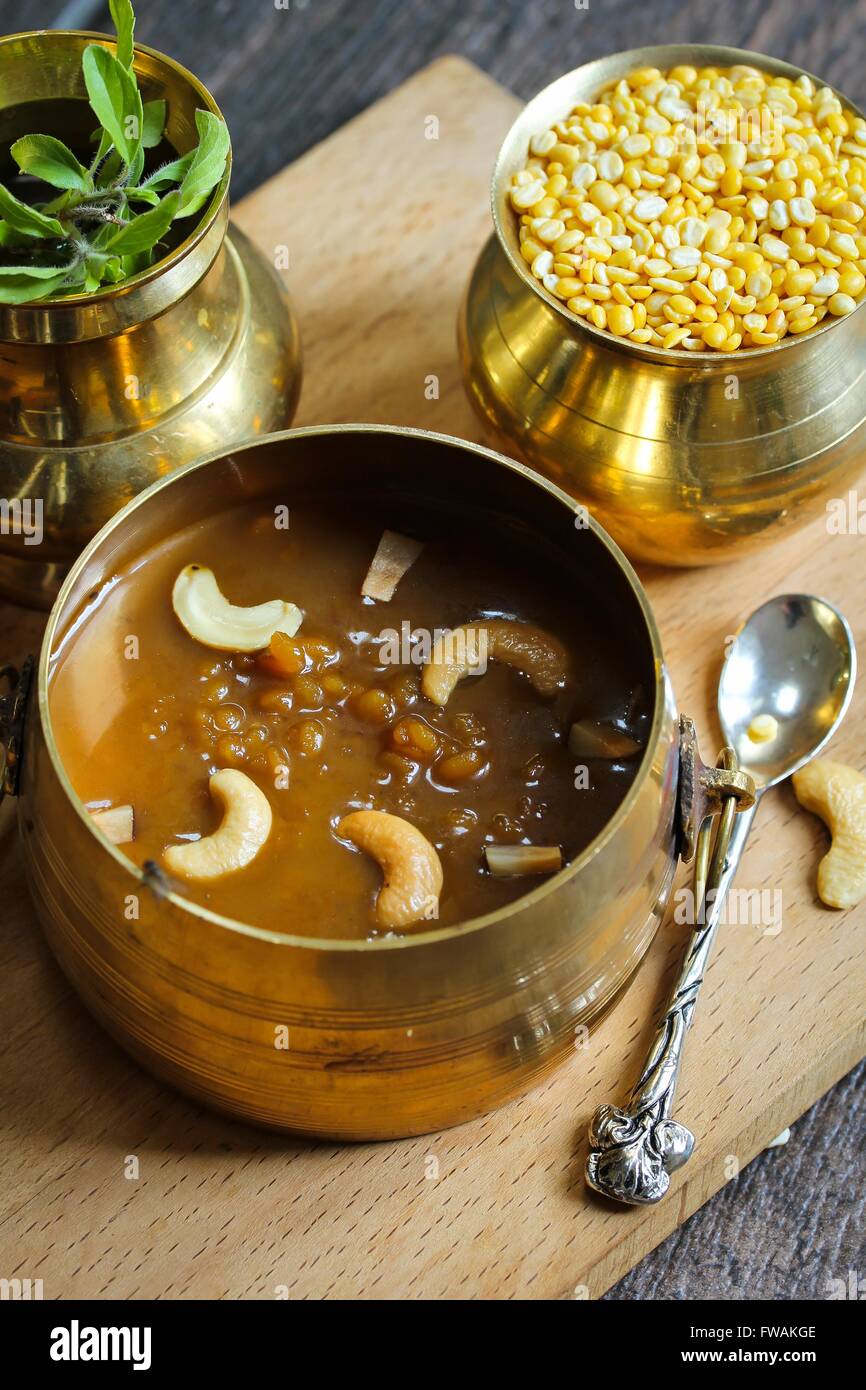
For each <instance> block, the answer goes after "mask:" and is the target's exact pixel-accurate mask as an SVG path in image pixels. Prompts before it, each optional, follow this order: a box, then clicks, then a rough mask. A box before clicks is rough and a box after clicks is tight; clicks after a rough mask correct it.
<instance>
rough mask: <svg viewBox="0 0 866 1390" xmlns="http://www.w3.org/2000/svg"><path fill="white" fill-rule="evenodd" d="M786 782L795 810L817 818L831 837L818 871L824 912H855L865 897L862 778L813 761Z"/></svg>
mask: <svg viewBox="0 0 866 1390" xmlns="http://www.w3.org/2000/svg"><path fill="white" fill-rule="evenodd" d="M791 780H792V781H793V783H794V791H795V792H796V795H797V800H798V801H799V803H800V805H801V806H803V807H804V808H805V809H806V810H807V811H813V812H814V814H815V815H816V816H820V817H821V819H822V820H823V821H824V822H825V823H826V825H827V826H828V828H829V830H830V834H831V835H832V837H833V843H832V845H831V846H830V849H829V851H828V852H827V854H825V855H824V858H823V859H822V860H821V863H820V864H819V865H818V896H819V897H820V899H821V901H822V902H824V903H826V904H827V906H828V907H842V908H844V907H856V905H857V903H859V902H860V899H861V898H863V897H866V777H864V776H863V774H862V772H855V770H854V768H853V767H846V766H845V764H844V763H834V762H832V761H831V759H830V758H815V759H813V761H812V762H810V763H807V764H806V766H805V767H801V768H800V771H799V772H795V773H794V776H793V778H792V779H791Z"/></svg>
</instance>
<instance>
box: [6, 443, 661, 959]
mask: <svg viewBox="0 0 866 1390" xmlns="http://www.w3.org/2000/svg"><path fill="white" fill-rule="evenodd" d="M321 434H343V435H346V436H351V435H352V434H393V435H400V436H403V437H404V438H405V437H408V438H410V439H424V440H430V441H433V442H435V443H439V444H443V445H445V446H447V447H450V448H458V449H462V450H466V451H468V452H469V453H473V454H479V455H481V456H483V457H485V458H488V459H491V460H493V461H494V462H496V463H498V464H500V465H501V466H503V467H505V468H508V469H509V470H510V471H511V472H513V473H517V474H520V475H521V476H522V477H524V478H525V479H526V480H527V482H529V483H531V484H532V485H533V486H534V487H538V488H541V489H543V490H544V491H545V492H547V493H549V494H550V495H551V496H553V497H555V498H557V499H558V500H559V501H560V502H562V503H564V504H565V506H567V507H568V509H569V511H572V512H575V513H577V511H578V504H577V503H576V502H575V500H574V498H573V497H569V496H568V494H567V493H565V492H563V491H562V489H561V488H558V487H557V486H556V485H555V484H554V483H551V482H549V481H548V480H547V479H546V478H542V477H541V476H540V475H539V474H538V473H536V472H535V471H534V470H533V469H531V468H528V467H527V466H526V465H525V464H522V463H518V462H517V461H516V460H514V459H510V458H507V457H506V456H505V455H504V454H500V453H497V451H496V450H495V449H488V448H486V447H485V446H484V445H482V444H473V443H470V442H469V441H468V440H465V439H460V438H458V437H457V436H456V435H449V434H440V433H438V432H436V431H433V430H422V429H413V428H411V427H409V426H400V425H369V424H344V425H308V426H304V427H302V428H300V429H290V430H279V431H276V432H275V433H273V434H268V435H263V436H262V438H261V439H258V440H251V441H249V442H248V443H245V444H241V445H238V446H237V447H235V448H230V449H228V450H226V449H218V450H214V451H213V452H211V453H208V454H205V455H204V456H203V457H202V458H200V459H196V460H194V462H192V463H188V464H184V465H183V466H182V467H180V468H177V469H175V470H174V471H173V472H172V473H170V474H168V475H167V476H166V477H165V478H160V479H159V480H158V481H157V482H155V483H153V484H151V486H150V487H149V488H146V489H145V491H144V492H141V493H139V495H138V496H137V497H136V498H134V499H133V500H132V501H131V502H129V503H128V504H127V505H126V506H125V507H124V508H123V509H122V510H121V511H119V512H118V513H117V514H116V515H115V516H114V517H112V519H111V520H110V521H109V522H108V523H107V524H106V525H105V526H103V528H102V530H101V531H99V532H97V534H96V535H95V536H94V538H93V540H92V541H91V542H90V543H89V545H88V546H87V547H86V549H85V550H83V551H82V553H81V555H80V556H79V557H78V559H77V560H76V561H75V564H74V565H73V566H72V569H71V570H70V571H69V574H68V575H67V577H66V580H65V581H64V584H63V587H62V589H61V590H60V593H59V594H58V596H57V599H56V601H55V604H54V607H53V608H52V610H51V613H50V615H49V618H48V624H47V626H46V629H45V636H44V640H43V644H42V651H41V654H40V658H39V676H38V681H37V689H38V698H39V717H40V720H41V723H42V729H43V732H44V736H45V745H46V748H47V750H48V755H49V757H50V758H51V762H52V764H53V766H54V770H55V772H56V774H57V777H58V780H59V781H60V783H61V785H62V787H63V789H64V791H65V792H66V795H67V796H68V797H69V799H70V801H71V802H72V804H73V806H74V807H75V810H76V813H77V814H78V817H79V819H80V820H81V821H82V822H83V823H84V824H85V825H86V826H87V829H88V831H89V833H90V834H91V835H92V836H93V838H94V839H95V840H96V841H97V842H98V844H99V846H100V848H101V849H102V850H103V851H104V852H105V853H106V854H110V855H111V856H112V858H113V859H115V860H116V861H117V863H118V864H119V865H120V866H121V868H123V869H124V870H126V872H127V873H129V875H130V877H131V878H133V879H135V881H136V882H137V883H139V884H143V882H144V874H143V871H142V870H141V869H140V868H139V867H138V866H137V865H136V864H133V863H132V861H131V860H129V859H127V858H126V856H125V855H124V854H122V853H121V852H120V850H119V849H118V848H117V847H116V846H115V845H112V844H110V843H109V842H108V841H107V840H106V839H105V837H104V836H103V835H101V834H100V832H99V831H98V830H97V828H96V826H95V824H94V822H93V818H92V816H90V815H88V813H87V812H86V811H85V809H84V805H83V803H82V801H81V798H80V797H79V796H78V794H77V793H76V791H75V790H74V788H73V786H72V783H71V782H70V780H69V778H68V776H67V774H66V769H65V767H64V766H63V762H62V759H61V757H60V754H59V752H58V750H57V745H56V743H55V739H54V731H53V729H52V725H51V712H50V707H49V698H48V674H49V665H50V658H51V656H52V654H53V651H54V643H55V638H56V634H57V626H58V622H59V620H60V617H61V615H62V614H63V611H64V609H65V607H66V600H67V597H68V595H69V593H70V590H71V589H72V587H73V585H74V584H75V582H76V580H77V578H78V575H79V574H80V572H81V571H82V570H83V569H84V568H85V566H86V565H87V564H88V563H89V562H90V561H91V559H92V557H93V554H94V552H95V551H97V550H98V549H100V548H101V547H102V545H103V543H104V541H105V540H106V538H107V537H108V536H110V535H111V533H112V531H114V530H115V529H116V528H117V527H119V526H121V525H123V524H125V523H126V522H127V521H128V520H129V518H130V516H131V515H132V514H133V513H134V512H135V511H137V510H138V509H139V508H140V507H143V506H146V505H147V504H148V503H149V502H150V501H151V499H152V498H154V497H156V496H157V495H158V494H159V493H160V492H161V491H162V490H163V489H164V488H167V487H171V485H172V483H173V482H174V481H176V480H177V479H178V478H182V477H184V475H186V474H188V473H194V472H196V471H197V470H198V469H200V468H201V469H203V468H207V467H208V465H209V464H211V463H216V462H218V461H219V460H220V459H225V458H228V457H232V458H234V457H235V456H236V455H238V454H245V453H248V452H250V451H253V450H255V449H257V448H258V447H260V446H262V445H266V444H273V443H274V442H275V441H279V440H291V439H301V438H312V437H314V436H316V435H321ZM580 516H581V526H582V528H583V529H588V530H591V531H592V532H593V533H594V534H595V536H596V538H597V539H598V540H599V541H600V542H601V543H602V545H604V547H605V548H606V549H607V550H608V552H609V553H610V555H611V557H612V558H613V560H614V561H615V562H616V563H618V564H619V566H620V568H621V570H622V572H623V574H624V576H625V578H626V579H627V581H628V584H629V588H630V590H631V592H632V594H633V596H634V598H635V599H636V601H637V603H638V605H639V607H640V610H641V613H642V614H643V618H644V622H645V623H646V628H647V634H648V636H649V639H650V644H651V648H652V657H653V670H654V674H655V685H654V691H653V694H654V708H653V718H652V725H651V728H650V732H649V735H648V737H647V747H646V750H645V752H644V756H643V758H642V759H641V763H640V766H639V768H638V770H637V773H636V774H635V778H634V781H633V782H632V784H631V786H630V787H629V789H628V791H627V792H626V795H625V797H624V798H623V800H622V801H621V802H620V804H619V806H618V807H617V809H616V811H615V812H614V814H613V816H612V817H611V819H610V820H609V821H608V822H607V824H606V825H604V826H603V827H602V829H601V830H600V831H599V833H598V835H597V836H596V837H595V839H594V840H592V841H591V842H590V844H589V845H587V847H586V849H584V850H583V851H582V853H581V854H579V855H578V856H577V858H576V859H574V860H572V862H571V863H570V864H569V865H568V866H567V867H566V868H564V869H561V870H560V871H559V873H557V874H554V875H553V876H552V877H551V878H549V879H548V880H547V881H546V882H545V883H543V884H542V885H541V886H539V887H538V888H535V889H533V890H532V891H531V892H529V893H525V894H523V895H522V896H521V897H518V898H515V900H514V901H513V902H512V903H508V904H506V906H505V907H502V908H498V909H497V910H496V911H494V912H488V913H485V914H483V915H482V916H481V917H472V918H469V919H467V921H465V922H458V923H456V924H455V925H454V926H451V927H438V928H434V929H433V930H431V931H423V932H422V931H419V932H412V933H410V934H408V935H406V936H402V937H377V938H375V939H374V940H372V941H370V940H366V939H364V940H351V939H348V938H347V939H341V938H338V937H313V936H293V935H290V934H288V933H286V932H275V931H269V930H267V929H266V928H264V927H253V926H250V925H249V924H248V923H246V922H239V921H237V920H236V919H235V918H233V917H225V916H223V915H222V914H221V913H218V912H212V911H211V910H210V909H209V908H206V907H202V906H201V905H200V904H198V903H195V902H193V901H191V899H189V898H186V897H184V896H183V895H182V894H181V893H174V892H169V893H167V894H166V895H165V896H166V898H167V899H168V901H169V902H171V903H172V904H173V905H175V906H178V907H181V908H183V909H184V910H185V911H187V912H189V913H191V914H192V915H193V916H195V917H199V918H200V919H201V920H202V921H203V922H207V923H210V924H211V925H213V926H217V927H222V928H224V929H226V930H228V931H234V932H238V933H240V934H241V935H243V936H252V937H257V938H258V939H259V940H260V941H269V942H273V943H276V944H278V945H280V944H283V945H287V946H300V947H305V948H307V949H310V950H319V951H382V950H389V951H390V950H397V951H405V950H409V949H411V948H412V947H413V946H422V945H430V944H431V943H433V942H436V941H444V940H448V939H450V938H451V937H454V936H458V935H460V936H462V935H464V934H466V933H467V932H470V931H480V930H482V929H483V928H485V927H487V926H493V925H494V924H495V923H496V922H498V921H501V920H503V919H504V918H506V917H508V916H510V915H511V914H512V913H513V912H515V911H518V910H519V911H523V910H525V908H526V907H527V906H528V905H529V904H531V903H536V902H540V901H541V900H542V899H543V898H545V897H546V896H547V895H548V894H549V893H552V892H555V891H556V890H557V889H558V888H559V886H560V885H561V884H562V883H563V882H564V881H565V880H566V879H569V878H572V877H574V876H575V875H576V874H577V873H579V872H580V870H581V869H582V868H583V867H584V865H585V864H587V863H588V862H589V861H590V860H591V859H592V858H593V857H594V856H595V855H596V854H598V853H599V851H600V850H601V849H602V848H603V846H604V845H605V844H606V843H607V842H608V840H609V839H611V838H612V837H613V836H614V835H615V834H616V832H617V830H618V828H619V826H620V824H621V823H622V821H623V820H624V819H625V818H626V816H627V814H628V811H629V809H630V807H631V805H632V803H633V802H634V801H635V800H636V799H637V796H638V793H639V790H640V788H641V786H642V785H643V783H644V781H645V779H646V778H647V777H648V776H649V775H650V773H651V770H652V750H653V748H654V746H655V744H656V742H657V740H658V736H659V732H660V730H661V727H662V723H663V721H664V719H665V696H666V687H667V677H666V667H665V664H664V657H663V653H662V644H661V636H660V634H659V630H658V627H657V625H656V621H655V617H654V615H653V611H652V609H651V607H650V604H649V600H648V598H647V595H646V593H645V591H644V589H643V586H642V585H641V582H640V580H639V579H638V576H637V574H636V573H635V571H634V569H633V568H632V566H631V564H630V562H629V560H628V558H627V557H626V556H625V554H624V553H623V551H622V550H620V548H619V546H618V545H617V544H616V542H615V541H614V540H613V539H612V538H611V537H610V536H609V535H608V533H607V532H606V531H605V530H604V528H603V527H602V526H600V525H599V524H598V522H596V521H594V520H593V518H592V517H589V518H588V519H587V518H586V516H585V514H584V513H583V512H582V510H581V511H580ZM24 775H25V776H26V770H25V773H24Z"/></svg>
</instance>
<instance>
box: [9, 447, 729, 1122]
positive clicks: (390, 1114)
mask: <svg viewBox="0 0 866 1390" xmlns="http://www.w3.org/2000/svg"><path fill="white" fill-rule="evenodd" d="M7 674H11V673H7ZM28 676H29V677H31V679H30V685H29V692H28V690H27V682H28ZM0 713H2V721H0V722H2V726H3V727H2V730H0V732H2V735H3V741H4V743H5V745H6V747H7V760H6V769H5V783H4V785H5V789H6V791H7V794H8V793H17V796H18V809H19V825H20V834H21V843H22V847H23V854H24V859H25V863H26V869H27V875H28V879H29V883H30V887H31V890H32V894H33V900H34V902H35V904H36V908H37V912H38V914H39V917H40V919H41V922H42V925H43V927H44V930H45V933H46V936H47V938H48V941H49V942H50V945H51V947H52V949H53V951H54V953H55V955H56V956H57V959H58V960H59V962H60V964H61V966H62V967H63V969H64V971H65V972H66V974H67V975H68V977H69V979H70V980H71V981H72V983H73V985H74V986H75V988H76V989H77V990H78V992H79V993H80V995H81V996H82V998H83V999H84V1000H85V1002H86V1003H87V1005H88V1006H89V1007H90V1009H91V1010H92V1011H93V1013H94V1014H95V1015H96V1017H97V1018H98V1019H99V1020H100V1021H101V1022H102V1023H103V1024H104V1025H105V1027H106V1028H107V1029H108V1030H109V1031H110V1032H111V1033H112V1034H113V1035H114V1036H115V1038H117V1039H118V1040H119V1041H120V1042H121V1043H122V1045H123V1046H124V1047H125V1048H127V1049H128V1050H129V1051H130V1052H131V1053H132V1054H133V1055H134V1056H135V1057H137V1058H138V1059H139V1060H140V1061H141V1062H142V1064H143V1065H144V1066H146V1067H147V1068H149V1069H150V1070H151V1071H153V1072H154V1073H155V1074H157V1075H158V1076H160V1077H162V1078H163V1079H164V1080H166V1081H168V1082H170V1083H172V1084H175V1085H176V1086H178V1087H179V1088H180V1089H182V1090H184V1091H186V1092H188V1093H189V1094H191V1095H193V1096H195V1097H197V1098H198V1099H200V1100H201V1101H204V1102H206V1103H208V1104H210V1105H214V1106H216V1107H218V1108H220V1109H222V1110H223V1111H226V1112H229V1113H231V1114H232V1115H234V1116H236V1117H238V1118H240V1119H244V1120H248V1121H253V1122H256V1123H261V1124H263V1125H268V1126H272V1127H275V1128H279V1129H288V1130H292V1131H296V1132H299V1133H304V1134H310V1135H320V1136H334V1137H339V1138H344V1139H362V1138H382V1137H387V1136H399V1135H409V1134H416V1133H421V1132H424V1131H428V1130H432V1129H436V1128H439V1127H441V1126H445V1125H451V1124H455V1123H457V1122H459V1121H462V1120H466V1119H468V1118H470V1117H472V1116H474V1115H478V1114H479V1113H482V1112H484V1111H486V1110H489V1109H491V1108H493V1107H494V1106H497V1105H499V1104H501V1103H503V1102H504V1101H506V1100H508V1099H510V1098H511V1097H513V1096H515V1095H517V1094H519V1093H521V1092H522V1091H525V1090H526V1089H527V1088H528V1087H530V1086H531V1085H532V1084H533V1083H534V1082H536V1081H537V1080H538V1078H539V1077H540V1076H541V1075H542V1074H544V1073H545V1072H546V1071H547V1070H548V1069H549V1068H551V1067H552V1066H554V1065H555V1064H556V1063H557V1062H561V1061H562V1060H563V1059H565V1058H566V1057H568V1056H569V1055H573V1050H574V1044H575V1028H576V1027H577V1026H578V1025H580V1024H584V1023H586V1022H588V1021H590V1020H592V1019H593V1018H595V1017H596V1016H597V1015H598V1014H600V1012H601V1011H602V1010H604V1009H605V1008H606V1007H607V1006H608V1005H609V1004H610V1003H611V1001H612V1000H613V999H614V997H615V996H616V995H617V994H618V992H619V991H620V990H621V989H622V988H623V986H624V985H625V984H626V982H627V981H628V980H629V978H630V976H631V974H632V972H633V971H634V970H635V968H636V966H637V965H638V963H639V961H640V960H641V958H642V956H643V954H644V952H645V951H646V949H647V946H648V945H649V943H650V941H651V939H652V936H653V934H654V932H655V930H656V927H657V926H658V924H659V921H660V919H661V915H662V913H663V910H664V906H665V903H666V900H667V898H668V895H669V892H670V889H671V884H672V880H673V875H674V869H675V866H676V862H677V859H678V856H679V855H680V853H681V852H683V851H684V850H685V851H686V853H687V852H688V849H689V848H690V847H691V846H692V845H693V838H694V836H693V832H694V826H695V824H696V823H699V822H700V820H701V818H702V815H703V811H704V809H705V807H704V806H703V803H702V802H700V798H701V797H702V796H703V795H704V794H705V791H706V787H707V785H708V784H707V782H706V779H705V778H704V776H703V765H702V764H701V763H700V759H699V758H697V756H696V753H695V750H694V745H693V740H692V739H691V738H690V737H689V736H688V721H678V719H677V716H676V713H675V710H674V705H673V701H672V695H671V691H670V687H669V682H668V677H667V673H666V669H665V665H664V659H663V654H662V650H661V645H660V641H659V635H658V631H657V629H656V625H655V622H654V620H653V616H652V613H651V611H650V608H649V605H648V602H647V598H646V595H645V593H644V591H643V589H642V587H641V585H640V583H639V581H638V579H637V578H636V576H635V574H634V573H633V571H632V569H631V567H630V566H629V564H628V562H627V560H626V559H625V558H624V556H623V555H622V553H621V552H620V550H619V549H618V547H617V546H616V545H615V544H614V543H613V542H612V541H611V540H610V538H609V537H608V536H607V535H606V534H605V532H604V531H603V530H602V529H601V527H600V526H599V525H598V524H597V523H596V522H595V520H594V519H591V518H587V517H586V515H585V513H584V512H583V509H582V508H580V506H578V505H577V504H575V502H574V501H573V500H572V499H571V498H569V497H568V496H567V495H566V494H565V493H563V492H561V491H560V490H559V489H557V488H556V487H555V486H554V485H552V484H551V483H549V482H547V481H546V480H544V479H542V478H540V477H538V475H537V474H535V473H533V472H532V471H531V470H530V469H528V468H526V467H525V466H524V465H522V464H519V463H515V462H513V461H511V460H509V459H506V458H504V457H502V456H500V455H498V454H495V453H493V452H492V451H490V450H488V449H485V448H483V447H481V446H476V445H473V444H469V443H466V442H464V441H462V440H457V439H451V438H448V437H446V436H437V435H432V434H426V433H424V432H421V431H413V430H408V429H397V428H389V427H385V426H367V425H352V426H342V427H330V428H329V427H319V428H309V429H301V430H293V431H287V432H285V433H283V434H278V435H273V436H270V437H269V438H267V439H264V440H261V441H258V442H254V443H249V444H245V445H240V446H238V447H237V448H235V449H233V450H231V451H229V452H223V453H220V454H218V455H212V456H210V457H208V458H205V459H203V460H199V461H197V462H195V463H193V464H190V465H186V466H185V467H183V468H181V469H179V470H177V471H175V472H174V473H172V474H171V475H170V476H168V477H167V478H165V479H163V480H162V481H160V482H159V483H156V484H154V485H153V486H152V487H151V488H149V489H148V490H147V491H146V492H144V493H142V494H141V495H140V496H139V497H138V498H136V499H135V500H134V501H133V502H131V503H130V504H129V506H128V507H126V508H125V509H124V510H123V512H121V513H119V514H118V515H117V516H116V517H114V518H113V519H112V520H111V521H109V523H108V524H107V525H106V526H105V527H103V529H102V530H101V531H100V533H99V534H98V535H97V536H96V537H95V539H94V540H93V541H92V542H91V543H90V544H89V545H88V547H87V548H86V550H85V551H84V553H83V554H82V555H81V556H80V558H79V559H78V561H77V562H76V563H75V565H74V566H73V568H72V570H71V572H70V574H69V576H68V577H67V579H66V582H65V583H64V586H63V589H62V591H61V593H60V595H59V597H58V599H57V602H56V604H55V606H54V609H53V611H52V614H51V617H50V619H49V623H48V628H47V632H46V637H45V642H44V646H43V650H42V654H41V658H40V661H39V665H38V669H37V670H35V671H27V670H25V671H24V672H23V673H22V678H21V680H20V681H19V683H18V685H17V688H16V691H15V693H14V694H11V695H7V696H5V697H3V702H2V706H0ZM684 729H685V737H684V732H683V731H684Z"/></svg>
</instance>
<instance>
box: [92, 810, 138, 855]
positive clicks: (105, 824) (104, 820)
mask: <svg viewBox="0 0 866 1390" xmlns="http://www.w3.org/2000/svg"><path fill="white" fill-rule="evenodd" d="M90 814H91V816H92V818H93V823H94V825H98V826H99V829H100V830H101V831H102V833H103V835H104V836H105V838H106V839H107V840H110V841H111V843H112V844H113V845H128V844H129V843H130V841H131V840H134V839H135V814H134V812H133V809H132V807H131V806H102V807H99V808H98V809H97V810H95V811H91V812H90Z"/></svg>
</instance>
